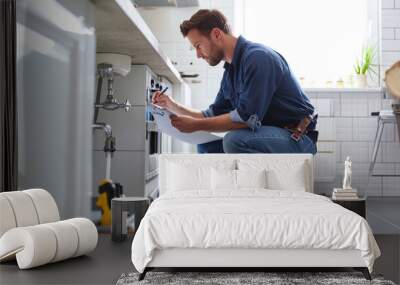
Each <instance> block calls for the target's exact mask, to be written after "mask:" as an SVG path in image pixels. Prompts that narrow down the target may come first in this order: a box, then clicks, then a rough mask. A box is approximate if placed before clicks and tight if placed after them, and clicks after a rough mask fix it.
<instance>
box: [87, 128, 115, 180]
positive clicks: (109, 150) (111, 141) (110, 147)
mask: <svg viewBox="0 0 400 285" xmlns="http://www.w3.org/2000/svg"><path fill="white" fill-rule="evenodd" d="M92 128H93V130H103V132H104V134H105V136H106V139H105V142H104V149H103V150H104V153H105V155H106V176H105V179H108V180H111V158H112V156H113V153H114V152H115V137H114V136H113V135H112V129H111V126H110V125H107V124H105V123H97V124H93V125H92Z"/></svg>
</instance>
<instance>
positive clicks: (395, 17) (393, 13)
mask: <svg viewBox="0 0 400 285" xmlns="http://www.w3.org/2000/svg"><path fill="white" fill-rule="evenodd" d="M381 16H382V17H381V19H382V30H381V31H382V57H381V74H382V75H383V76H382V79H383V77H384V74H385V70H386V69H388V68H389V67H390V66H391V65H392V64H393V63H395V62H396V61H398V60H400V0H382V14H381Z"/></svg>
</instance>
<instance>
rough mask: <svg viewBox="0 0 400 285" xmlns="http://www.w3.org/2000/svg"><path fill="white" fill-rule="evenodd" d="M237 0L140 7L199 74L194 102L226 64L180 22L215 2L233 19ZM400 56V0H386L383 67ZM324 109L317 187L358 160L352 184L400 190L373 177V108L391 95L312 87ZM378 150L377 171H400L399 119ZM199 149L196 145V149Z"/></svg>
mask: <svg viewBox="0 0 400 285" xmlns="http://www.w3.org/2000/svg"><path fill="white" fill-rule="evenodd" d="M233 1H234V0H212V1H211V0H200V7H195V8H178V9H174V8H156V9H151V10H147V9H140V10H139V11H140V13H141V14H142V16H143V18H144V19H145V21H146V22H147V23H148V25H149V26H150V28H151V29H152V31H153V32H154V34H155V35H156V37H157V38H158V40H159V41H160V42H161V45H162V46H163V48H164V51H165V53H166V54H167V55H168V56H169V57H170V58H171V60H172V61H173V62H174V64H175V66H176V67H177V69H178V71H181V72H184V73H188V74H193V73H197V74H199V77H197V78H195V80H194V82H192V80H191V79H190V80H188V83H189V84H190V86H191V90H192V107H193V108H197V109H205V108H207V107H208V105H209V104H210V103H212V102H213V100H214V98H215V96H216V94H217V92H218V89H219V85H220V80H221V78H222V74H223V68H222V64H220V65H219V66H217V67H209V66H208V65H207V64H206V63H205V62H204V61H203V60H199V59H197V58H196V53H195V51H194V50H193V49H192V48H191V47H190V44H189V43H188V41H187V40H186V39H184V38H183V37H182V35H181V34H180V31H179V25H180V23H181V22H182V21H183V20H185V19H188V18H190V16H191V15H192V14H193V13H194V12H196V11H197V9H199V8H216V9H219V10H220V11H222V12H223V13H224V14H225V15H226V16H227V18H228V20H229V21H230V23H231V24H232V23H233V20H234V19H233V17H234V11H233V7H234V5H233ZM399 59H400V0H382V70H381V71H382V72H384V71H385V70H386V69H387V68H388V67H389V66H390V65H391V64H393V63H394V62H395V61H397V60H399ZM382 74H383V73H382ZM307 94H308V95H309V96H310V98H311V100H312V102H313V103H314V105H315V106H316V108H317V109H318V111H319V118H320V119H319V124H318V128H319V130H320V137H319V142H318V153H317V155H316V156H315V177H316V181H315V191H316V192H318V193H326V194H330V193H331V191H332V189H333V187H340V186H341V185H342V179H343V161H344V159H345V158H346V156H351V158H352V160H353V175H354V176H353V185H354V187H356V188H358V189H359V191H360V192H361V193H368V195H372V196H382V195H383V196H393V195H396V196H400V179H399V178H396V177H369V176H368V170H369V162H370V158H371V155H372V149H373V139H374V135H375V132H376V127H377V120H376V117H371V116H370V114H371V112H376V111H379V110H381V109H390V108H391V100H389V99H383V98H382V97H383V96H382V94H381V93H379V92H376V93H370V92H368V93H367V94H363V93H362V92H359V93H355V92H350V93H340V92H328V91H327V92H321V91H318V92H312V91H307ZM382 141H383V143H382V145H381V147H380V149H379V152H378V157H377V164H376V167H375V173H378V174H386V175H390V174H400V144H399V143H398V135H397V130H396V128H395V126H394V125H386V126H385V130H384V133H383V137H382ZM193 150H194V149H193Z"/></svg>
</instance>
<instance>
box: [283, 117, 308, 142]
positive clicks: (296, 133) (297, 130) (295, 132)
mask: <svg viewBox="0 0 400 285" xmlns="http://www.w3.org/2000/svg"><path fill="white" fill-rule="evenodd" d="M312 120H313V117H312V116H311V115H310V116H308V117H305V118H303V119H302V120H301V121H300V123H299V124H298V125H297V126H295V127H294V128H293V127H290V126H289V127H286V129H288V130H289V131H290V132H291V133H292V135H291V136H290V137H291V138H292V139H294V140H295V141H299V140H300V138H301V136H302V135H304V134H305V133H306V131H307V127H308V125H309V124H310V123H311V122H312Z"/></svg>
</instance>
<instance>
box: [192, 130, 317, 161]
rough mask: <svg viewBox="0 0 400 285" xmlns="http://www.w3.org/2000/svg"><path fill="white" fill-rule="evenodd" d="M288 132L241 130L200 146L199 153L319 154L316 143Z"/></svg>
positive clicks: (198, 147)
mask: <svg viewBox="0 0 400 285" xmlns="http://www.w3.org/2000/svg"><path fill="white" fill-rule="evenodd" d="M290 135H291V133H290V132H289V131H288V130H285V129H282V128H278V127H273V126H261V127H260V128H258V129H257V131H252V130H250V129H239V130H233V131H230V132H228V133H227V134H226V135H225V136H224V138H223V139H221V140H217V141H213V142H209V143H204V144H199V145H197V151H198V152H199V153H311V154H315V153H316V152H317V147H316V146H315V144H314V142H313V141H312V140H311V139H310V138H309V137H308V136H306V135H303V136H302V137H301V138H300V140H299V141H295V140H293V139H292V138H291V137H290Z"/></svg>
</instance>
